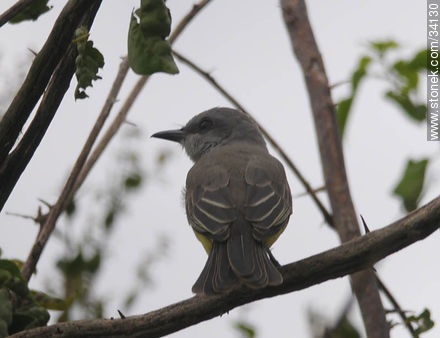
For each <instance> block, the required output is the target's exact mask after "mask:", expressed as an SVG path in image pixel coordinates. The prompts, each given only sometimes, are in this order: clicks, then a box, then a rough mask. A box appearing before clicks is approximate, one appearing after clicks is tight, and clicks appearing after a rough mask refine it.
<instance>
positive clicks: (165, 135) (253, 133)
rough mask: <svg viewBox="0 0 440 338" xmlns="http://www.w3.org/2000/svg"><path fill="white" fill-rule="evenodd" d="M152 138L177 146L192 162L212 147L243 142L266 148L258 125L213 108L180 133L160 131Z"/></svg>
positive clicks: (236, 113) (241, 115)
mask: <svg viewBox="0 0 440 338" xmlns="http://www.w3.org/2000/svg"><path fill="white" fill-rule="evenodd" d="M151 137H157V138H162V139H165V140H170V141H175V142H178V143H180V144H181V145H182V146H183V148H184V149H185V151H186V153H187V154H188V156H189V157H190V158H191V160H193V161H194V162H195V161H197V160H198V159H200V157H202V156H203V155H204V154H206V153H207V152H209V151H210V150H212V149H213V148H214V147H220V146H225V145H231V144H233V143H235V142H246V143H250V144H253V145H258V146H262V147H264V148H266V143H265V142H264V139H263V136H262V135H261V132H260V130H259V128H258V126H257V124H256V123H255V122H254V121H253V120H252V119H251V118H250V117H249V116H248V115H246V114H244V113H242V112H240V111H238V110H235V109H231V108H213V109H210V110H207V111H205V112H203V113H200V114H198V115H196V116H194V117H193V118H192V119H191V120H189V121H188V123H187V124H186V125H185V126H184V127H183V128H181V129H175V130H166V131H161V132H158V133H156V134H153V135H151Z"/></svg>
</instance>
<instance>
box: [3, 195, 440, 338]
mask: <svg viewBox="0 0 440 338" xmlns="http://www.w3.org/2000/svg"><path fill="white" fill-rule="evenodd" d="M439 228H440V197H437V198H436V199H434V200H433V201H431V202H430V203H429V204H427V205H425V206H423V207H422V208H420V209H418V210H416V211H414V212H412V213H411V214H409V215H408V216H406V217H404V218H402V219H400V220H398V221H396V222H394V223H393V224H391V225H389V226H387V227H385V228H382V229H380V230H376V231H373V232H370V233H368V234H366V235H364V236H362V237H357V238H355V239H353V240H350V241H348V242H346V243H344V244H342V245H341V246H339V247H336V248H334V249H331V250H328V251H325V252H322V253H320V254H317V255H314V256H311V257H309V258H306V259H303V260H301V261H298V262H295V263H291V264H288V265H285V266H283V267H281V268H280V271H281V273H282V274H283V279H284V282H283V284H282V285H279V286H274V287H267V288H264V289H259V290H250V289H246V288H244V287H243V288H240V289H237V290H234V291H232V292H230V293H228V294H224V295H218V296H212V297H206V296H194V297H192V298H189V299H187V300H184V301H181V302H179V303H176V304H173V305H170V306H167V307H165V308H162V309H159V310H156V311H152V312H149V313H147V314H144V315H137V316H129V317H126V318H124V319H111V320H109V319H95V320H81V321H72V322H65V323H59V324H55V325H51V326H46V327H40V328H36V329H31V330H27V331H23V332H20V333H17V334H15V335H13V336H11V337H14V338H22V337H23V338H24V337H26V338H33V337H38V338H41V337H53V336H59V337H127V336H130V337H160V336H164V335H166V334H169V333H172V332H176V331H178V330H181V329H183V328H186V327H189V326H191V325H194V324H197V323H200V322H202V321H205V320H208V319H211V318H214V317H216V316H219V315H222V314H224V313H227V312H228V311H230V310H232V309H234V308H235V307H237V306H240V305H243V304H247V303H250V302H253V301H256V300H259V299H263V298H269V297H274V296H278V295H281V294H286V293H290V292H294V291H298V290H301V289H305V288H307V287H310V286H312V285H316V284H319V283H322V282H325V281H327V280H330V279H335V278H339V277H342V276H345V275H347V274H351V273H353V272H356V271H359V270H362V269H366V268H369V267H371V266H373V264H375V263H376V262H378V261H379V260H381V259H383V258H385V257H386V256H388V255H390V254H392V253H394V252H396V251H398V250H401V249H403V248H405V247H406V246H408V245H410V244H412V243H414V242H416V241H419V240H422V239H424V238H426V237H427V236H429V235H430V234H431V233H433V232H434V231H436V230H437V229H439Z"/></svg>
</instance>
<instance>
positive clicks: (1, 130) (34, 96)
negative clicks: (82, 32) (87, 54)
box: [0, 0, 95, 209]
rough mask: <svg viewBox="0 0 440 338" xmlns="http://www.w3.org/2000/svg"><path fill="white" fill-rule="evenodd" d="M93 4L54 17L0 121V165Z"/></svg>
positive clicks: (77, 2) (73, 0) (82, 2)
mask: <svg viewBox="0 0 440 338" xmlns="http://www.w3.org/2000/svg"><path fill="white" fill-rule="evenodd" d="M94 2H95V1H89V0H70V1H69V2H68V3H67V4H66V6H65V7H64V8H63V10H62V12H61V14H60V15H59V16H58V19H57V21H56V22H55V25H54V27H53V29H52V31H51V33H50V35H49V37H48V38H47V40H46V43H45V44H44V46H43V48H42V49H41V51H40V52H39V53H38V54H37V56H36V57H35V59H34V62H33V63H32V66H31V68H30V70H29V72H28V74H27V76H26V79H25V80H24V82H23V84H22V86H21V88H20V90H19V91H18V93H17V94H16V95H15V97H14V100H13V101H12V103H11V104H10V106H9V108H8V110H7V111H6V112H5V114H4V116H3V118H2V119H1V121H0V166H1V165H2V164H3V162H4V161H5V159H6V156H7V155H8V153H9V151H10V150H11V149H12V147H13V145H14V143H15V141H16V140H17V137H18V135H19V133H20V131H21V129H22V128H23V125H24V123H25V122H26V120H27V119H28V117H29V115H30V114H31V112H32V110H33V109H34V107H35V105H36V104H37V102H38V100H39V99H40V97H41V95H42V94H43V92H44V90H45V89H46V86H47V84H48V82H49V79H50V77H51V76H52V73H53V72H54V70H55V68H56V67H57V65H58V63H59V62H60V60H61V58H62V57H63V55H65V54H66V51H67V48H68V47H69V45H70V43H71V41H72V37H73V34H74V32H75V29H76V28H77V27H78V24H79V23H80V21H81V20H82V18H83V16H84V14H85V13H86V12H87V10H88V9H89V8H90V7H91V6H92V5H93V3H94ZM1 193H2V192H1ZM2 194H3V193H2ZM2 199H4V198H2ZM1 207H2V204H0V209H1Z"/></svg>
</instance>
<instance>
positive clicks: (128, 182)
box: [124, 173, 142, 190]
mask: <svg viewBox="0 0 440 338" xmlns="http://www.w3.org/2000/svg"><path fill="white" fill-rule="evenodd" d="M141 183H142V176H141V175H140V174H138V173H133V174H131V175H130V176H128V177H127V178H126V179H125V182H124V186H125V189H127V190H132V189H136V188H139V187H140V185H141Z"/></svg>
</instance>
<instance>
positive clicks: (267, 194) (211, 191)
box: [152, 108, 292, 295]
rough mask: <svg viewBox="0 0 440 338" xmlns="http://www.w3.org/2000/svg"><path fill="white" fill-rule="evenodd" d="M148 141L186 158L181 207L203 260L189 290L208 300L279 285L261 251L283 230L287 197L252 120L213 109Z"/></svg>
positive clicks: (278, 276)
mask: <svg viewBox="0 0 440 338" xmlns="http://www.w3.org/2000/svg"><path fill="white" fill-rule="evenodd" d="M152 137H157V138H162V139H166V140H171V141H175V142H178V143H180V144H181V145H182V146H183V148H184V149H185V151H186V153H187V154H188V156H189V157H190V158H191V160H192V161H194V165H193V167H192V168H191V169H190V171H189V172H188V176H187V179H186V191H185V208H186V215H187V218H188V222H189V224H190V225H191V227H192V228H193V230H194V233H195V235H196V237H197V238H198V239H199V240H200V241H201V242H202V244H203V246H204V248H205V250H206V252H207V253H208V260H207V262H206V265H205V267H204V269H203V271H202V273H201V274H200V277H199V278H198V279H197V281H196V283H195V284H194V286H193V288H192V291H193V292H194V293H196V294H207V295H210V294H217V293H224V292H228V291H229V290H231V289H233V288H236V287H237V286H239V285H242V284H244V285H246V286H248V287H250V288H253V289H257V288H263V287H266V286H268V285H279V284H281V283H282V282H283V277H282V275H281V273H280V272H279V271H278V270H277V268H276V267H275V264H276V263H275V264H274V262H276V261H274V262H273V261H271V259H270V257H273V256H272V255H271V254H270V251H269V248H270V247H271V245H272V244H273V243H274V242H275V241H276V240H277V239H278V237H279V235H280V234H281V233H282V232H283V231H284V229H285V228H286V225H287V223H288V221H289V217H290V215H291V214H292V197H291V194H290V188H289V184H288V183H287V179H286V174H285V172H284V168H283V166H282V164H281V163H280V162H279V161H278V160H277V159H276V158H274V157H272V156H271V155H270V154H269V152H268V151H267V148H266V143H265V141H264V139H263V136H262V134H261V132H260V130H259V128H258V126H257V125H256V123H255V122H254V121H253V120H252V119H251V118H249V117H248V116H247V115H246V114H244V113H242V112H240V111H237V110H235V109H230V108H213V109H210V110H208V111H205V112H203V113H201V114H199V115H196V116H195V117H193V118H192V119H191V120H190V121H189V122H188V123H187V124H186V125H185V126H184V127H183V128H181V129H177V130H168V131H162V132H159V133H156V134H154V135H152ZM269 256H270V257H269Z"/></svg>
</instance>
